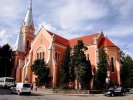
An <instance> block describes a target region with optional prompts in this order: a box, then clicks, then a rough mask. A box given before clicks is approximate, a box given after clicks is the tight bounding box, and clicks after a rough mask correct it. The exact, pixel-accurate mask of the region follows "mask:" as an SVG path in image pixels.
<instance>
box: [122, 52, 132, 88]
mask: <svg viewBox="0 0 133 100" xmlns="http://www.w3.org/2000/svg"><path fill="white" fill-rule="evenodd" d="M121 58H122V59H121V61H122V67H121V85H122V86H123V87H125V88H131V87H133V84H132V82H133V60H132V58H131V57H130V56H129V55H125V54H124V53H123V52H122V53H121Z"/></svg>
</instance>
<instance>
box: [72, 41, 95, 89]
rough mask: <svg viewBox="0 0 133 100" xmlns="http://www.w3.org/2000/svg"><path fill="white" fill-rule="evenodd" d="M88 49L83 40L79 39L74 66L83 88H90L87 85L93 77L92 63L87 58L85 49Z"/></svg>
mask: <svg viewBox="0 0 133 100" xmlns="http://www.w3.org/2000/svg"><path fill="white" fill-rule="evenodd" d="M86 49H87V47H86V46H84V44H83V42H82V40H78V42H77V45H76V46H74V53H73V56H74V66H75V76H76V79H77V81H78V83H80V84H81V89H82V88H88V87H87V85H88V83H89V81H90V80H91V78H92V72H91V64H90V61H89V60H86V56H85V54H84V51H85V50H86Z"/></svg>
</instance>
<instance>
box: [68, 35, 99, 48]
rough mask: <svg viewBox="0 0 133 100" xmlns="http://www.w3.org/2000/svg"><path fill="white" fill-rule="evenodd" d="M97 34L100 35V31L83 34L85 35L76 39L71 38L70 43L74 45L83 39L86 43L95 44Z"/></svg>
mask: <svg viewBox="0 0 133 100" xmlns="http://www.w3.org/2000/svg"><path fill="white" fill-rule="evenodd" d="M97 36H98V33H95V34H91V35H86V36H83V37H78V38H75V39H70V40H69V44H70V46H71V47H73V46H75V45H76V44H77V41H78V40H82V41H83V43H84V44H85V45H93V44H94V43H93V40H94V37H97Z"/></svg>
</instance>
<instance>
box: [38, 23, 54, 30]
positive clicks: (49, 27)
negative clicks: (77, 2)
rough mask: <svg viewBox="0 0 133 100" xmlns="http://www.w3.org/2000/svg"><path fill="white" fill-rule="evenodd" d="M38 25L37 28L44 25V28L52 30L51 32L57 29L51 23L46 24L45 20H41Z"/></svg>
mask: <svg viewBox="0 0 133 100" xmlns="http://www.w3.org/2000/svg"><path fill="white" fill-rule="evenodd" d="M38 26H39V29H40V28H41V26H44V28H45V29H46V30H49V31H53V32H55V31H57V30H56V28H55V27H53V26H52V25H51V24H48V23H46V22H42V23H40V24H39V25H38Z"/></svg>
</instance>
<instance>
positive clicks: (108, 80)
mask: <svg viewBox="0 0 133 100" xmlns="http://www.w3.org/2000/svg"><path fill="white" fill-rule="evenodd" d="M109 83H110V78H109V77H108V76H107V77H106V90H107V89H108V85H109Z"/></svg>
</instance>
